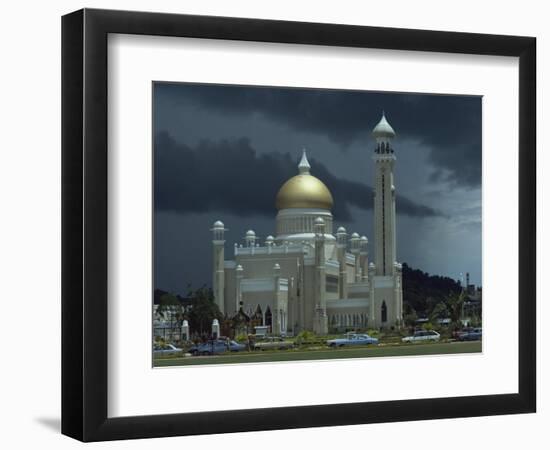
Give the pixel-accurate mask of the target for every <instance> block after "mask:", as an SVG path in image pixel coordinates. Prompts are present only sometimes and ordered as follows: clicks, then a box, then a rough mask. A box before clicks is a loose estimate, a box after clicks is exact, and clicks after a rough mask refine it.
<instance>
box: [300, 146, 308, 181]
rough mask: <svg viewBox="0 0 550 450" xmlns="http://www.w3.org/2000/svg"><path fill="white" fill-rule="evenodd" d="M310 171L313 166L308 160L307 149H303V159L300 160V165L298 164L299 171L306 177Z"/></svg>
mask: <svg viewBox="0 0 550 450" xmlns="http://www.w3.org/2000/svg"><path fill="white" fill-rule="evenodd" d="M309 169H311V166H310V165H309V161H308V160H307V155H306V149H305V148H303V149H302V159H301V160H300V164H298V170H299V171H300V174H303V175H306V174H309Z"/></svg>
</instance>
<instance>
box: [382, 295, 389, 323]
mask: <svg viewBox="0 0 550 450" xmlns="http://www.w3.org/2000/svg"><path fill="white" fill-rule="evenodd" d="M387 321H388V307H387V306H386V301H385V300H384V301H383V302H382V323H384V322H387Z"/></svg>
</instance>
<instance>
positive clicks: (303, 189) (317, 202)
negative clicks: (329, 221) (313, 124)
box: [275, 152, 334, 210]
mask: <svg viewBox="0 0 550 450" xmlns="http://www.w3.org/2000/svg"><path fill="white" fill-rule="evenodd" d="M298 167H299V169H300V174H299V175H296V176H294V177H292V178H291V179H290V180H288V181H287V182H286V183H285V184H283V185H282V187H281V189H279V193H278V194H277V199H276V201H275V206H276V207H277V209H279V210H280V209H287V208H318V209H329V210H330V209H332V205H333V203H334V201H333V200H332V194H331V193H330V191H329V190H328V188H327V187H326V185H325V183H323V182H322V181H321V180H319V178H315V177H314V176H313V175H310V174H309V163H308V161H307V158H306V156H305V152H304V154H303V155H302V161H301V162H300V165H299V166H298Z"/></svg>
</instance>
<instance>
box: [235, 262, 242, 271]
mask: <svg viewBox="0 0 550 450" xmlns="http://www.w3.org/2000/svg"><path fill="white" fill-rule="evenodd" d="M235 270H237V271H239V272H242V271H243V270H244V269H243V266H241V265H240V264H239V265H237V268H236V269H235Z"/></svg>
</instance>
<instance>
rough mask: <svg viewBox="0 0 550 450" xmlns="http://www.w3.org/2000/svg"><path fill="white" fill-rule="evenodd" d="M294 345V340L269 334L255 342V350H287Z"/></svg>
mask: <svg viewBox="0 0 550 450" xmlns="http://www.w3.org/2000/svg"><path fill="white" fill-rule="evenodd" d="M293 347H294V342H292V341H285V340H284V339H283V338H282V337H280V336H267V337H265V338H263V339H262V340H260V341H257V342H256V343H255V344H254V350H287V349H289V348H293Z"/></svg>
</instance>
